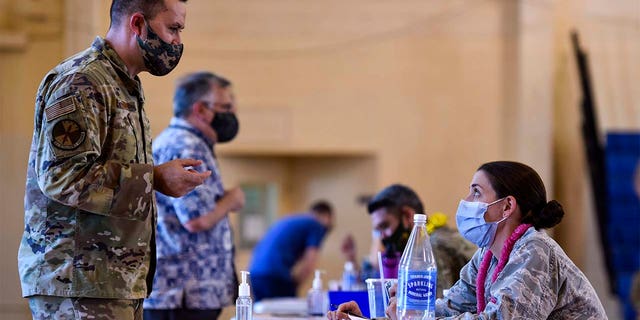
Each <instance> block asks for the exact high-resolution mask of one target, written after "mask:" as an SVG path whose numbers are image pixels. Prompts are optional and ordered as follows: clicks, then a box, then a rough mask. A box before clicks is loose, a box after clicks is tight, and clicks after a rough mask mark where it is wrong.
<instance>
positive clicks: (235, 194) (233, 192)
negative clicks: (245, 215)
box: [224, 187, 245, 211]
mask: <svg viewBox="0 0 640 320" xmlns="http://www.w3.org/2000/svg"><path fill="white" fill-rule="evenodd" d="M224 196H225V197H229V201H230V202H229V209H230V210H231V211H238V210H240V209H242V208H243V207H244V202H245V197H244V191H242V189H241V188H240V187H235V188H233V189H229V190H226V191H225V192H224Z"/></svg>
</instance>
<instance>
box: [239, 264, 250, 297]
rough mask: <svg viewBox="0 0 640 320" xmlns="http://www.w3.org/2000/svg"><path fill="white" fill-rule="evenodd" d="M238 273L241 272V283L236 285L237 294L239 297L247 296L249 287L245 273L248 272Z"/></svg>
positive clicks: (247, 272)
mask: <svg viewBox="0 0 640 320" xmlns="http://www.w3.org/2000/svg"><path fill="white" fill-rule="evenodd" d="M240 273H242V283H240V286H239V287H238V295H239V296H241V297H248V296H249V295H250V293H251V291H250V289H249V284H248V283H247V275H248V274H249V271H244V270H243V271H240Z"/></svg>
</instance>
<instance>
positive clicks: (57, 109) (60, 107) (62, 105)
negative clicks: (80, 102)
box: [44, 96, 76, 122]
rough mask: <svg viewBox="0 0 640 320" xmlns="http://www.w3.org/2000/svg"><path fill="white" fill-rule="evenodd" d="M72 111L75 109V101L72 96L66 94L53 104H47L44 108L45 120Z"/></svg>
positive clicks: (53, 118)
mask: <svg viewBox="0 0 640 320" xmlns="http://www.w3.org/2000/svg"><path fill="white" fill-rule="evenodd" d="M74 111H76V103H75V101H74V100H73V96H68V97H66V98H64V99H62V100H60V101H58V102H56V103H54V104H53V105H50V106H48V107H47V108H45V110H44V112H45V114H46V116H47V122H49V121H51V120H55V119H57V118H60V117H61V116H64V115H65V114H69V113H71V112H74Z"/></svg>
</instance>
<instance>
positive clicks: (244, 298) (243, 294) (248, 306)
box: [236, 271, 253, 320]
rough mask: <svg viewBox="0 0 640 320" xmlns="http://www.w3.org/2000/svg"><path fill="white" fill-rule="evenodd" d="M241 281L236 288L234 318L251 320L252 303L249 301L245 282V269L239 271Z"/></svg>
mask: <svg viewBox="0 0 640 320" xmlns="http://www.w3.org/2000/svg"><path fill="white" fill-rule="evenodd" d="M241 273H242V283H241V284H240V286H239V288H238V293H239V294H238V299H236V320H252V319H253V307H252V306H253V303H252V301H251V293H250V291H249V290H250V289H249V284H248V283H247V274H249V272H247V271H241Z"/></svg>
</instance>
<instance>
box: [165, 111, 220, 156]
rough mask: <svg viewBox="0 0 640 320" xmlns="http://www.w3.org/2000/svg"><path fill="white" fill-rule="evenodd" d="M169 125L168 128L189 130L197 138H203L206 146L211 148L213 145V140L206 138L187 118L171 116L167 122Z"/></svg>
mask: <svg viewBox="0 0 640 320" xmlns="http://www.w3.org/2000/svg"><path fill="white" fill-rule="evenodd" d="M169 127H170V128H177V129H183V130H187V131H189V132H191V133H192V134H193V135H195V136H197V137H198V138H200V139H202V140H204V142H205V143H206V144H207V146H209V147H211V149H213V146H214V143H213V141H212V140H211V139H209V138H207V137H206V136H205V135H204V134H203V133H202V132H201V131H200V130H199V129H197V128H196V127H194V126H193V125H191V124H190V123H189V122H188V121H187V120H184V119H181V118H176V117H173V118H171V121H170V122H169Z"/></svg>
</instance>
